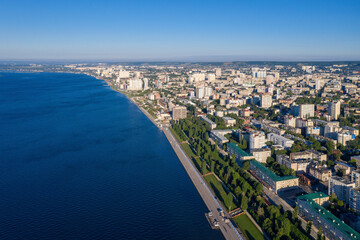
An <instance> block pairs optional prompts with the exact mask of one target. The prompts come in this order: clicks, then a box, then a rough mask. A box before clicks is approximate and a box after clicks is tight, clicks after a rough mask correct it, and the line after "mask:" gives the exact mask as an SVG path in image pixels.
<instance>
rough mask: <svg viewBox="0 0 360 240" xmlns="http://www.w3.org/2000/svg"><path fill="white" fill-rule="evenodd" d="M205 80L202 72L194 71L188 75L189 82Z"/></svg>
mask: <svg viewBox="0 0 360 240" xmlns="http://www.w3.org/2000/svg"><path fill="white" fill-rule="evenodd" d="M200 81H205V74H204V73H194V74H193V75H191V76H190V77H189V83H193V82H200Z"/></svg>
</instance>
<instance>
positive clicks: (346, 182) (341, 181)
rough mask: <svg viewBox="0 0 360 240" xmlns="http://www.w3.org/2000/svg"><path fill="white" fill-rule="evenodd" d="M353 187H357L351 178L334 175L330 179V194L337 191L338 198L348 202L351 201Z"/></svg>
mask: <svg viewBox="0 0 360 240" xmlns="http://www.w3.org/2000/svg"><path fill="white" fill-rule="evenodd" d="M352 188H355V183H354V182H352V181H351V180H350V178H347V177H338V176H333V177H331V178H330V179H329V195H331V194H333V193H335V195H336V196H337V197H338V199H340V200H343V201H344V203H346V204H348V203H349V199H350V189H352Z"/></svg>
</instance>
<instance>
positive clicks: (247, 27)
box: [0, 1, 360, 61]
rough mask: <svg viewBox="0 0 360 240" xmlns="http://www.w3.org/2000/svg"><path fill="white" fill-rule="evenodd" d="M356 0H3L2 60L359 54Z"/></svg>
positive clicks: (354, 56) (291, 58)
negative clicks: (51, 0) (56, 0)
mask: <svg viewBox="0 0 360 240" xmlns="http://www.w3.org/2000/svg"><path fill="white" fill-rule="evenodd" d="M359 9H360V4H359V3H358V2H357V1H346V2H343V1H326V2H325V1H317V2H310V1H301V2H297V1H296V2H287V1H276V2H267V1H256V2H246V3H245V2H238V1H227V2H225V3H223V2H222V3H221V4H220V3H219V2H216V1H206V2H205V1H196V2H191V1H181V2H180V1H172V2H171V3H170V2H166V1H156V2H153V1H151V2H150V1H131V2H117V1H102V2H100V1H92V2H90V3H89V2H85V1H77V2H76V3H73V2H69V1H62V2H61V3H60V2H51V3H48V2H45V1H37V2H36V3H33V2H32V3H29V2H26V1H11V2H10V1H8V2H7V3H5V4H3V14H2V15H1V16H0V20H1V21H0V22H1V23H0V27H1V29H2V33H3V34H2V35H3V37H2V38H1V39H0V60H104V61H105V60H114V61H115V60H118V61H246V60H247V61H346V60H348V61H352V60H360V49H359V47H358V42H359V41H360V33H359V32H358V31H355V29H357V28H358V27H359V23H360V16H359V15H358V14H357V12H358V10H359Z"/></svg>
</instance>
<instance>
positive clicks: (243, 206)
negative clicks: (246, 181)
mask: <svg viewBox="0 0 360 240" xmlns="http://www.w3.org/2000/svg"><path fill="white" fill-rule="evenodd" d="M248 204H249V200H248V198H247V197H246V196H242V197H241V206H240V207H241V209H242V210H243V211H246V210H247V208H248Z"/></svg>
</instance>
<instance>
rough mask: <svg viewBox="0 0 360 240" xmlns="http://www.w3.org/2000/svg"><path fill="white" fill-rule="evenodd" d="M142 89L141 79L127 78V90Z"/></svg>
mask: <svg viewBox="0 0 360 240" xmlns="http://www.w3.org/2000/svg"><path fill="white" fill-rule="evenodd" d="M142 89H143V81H142V80H141V79H130V80H128V86H127V90H131V91H137V90H142Z"/></svg>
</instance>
